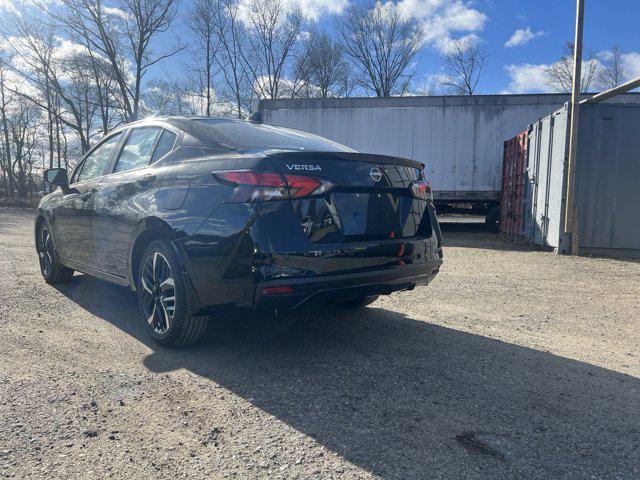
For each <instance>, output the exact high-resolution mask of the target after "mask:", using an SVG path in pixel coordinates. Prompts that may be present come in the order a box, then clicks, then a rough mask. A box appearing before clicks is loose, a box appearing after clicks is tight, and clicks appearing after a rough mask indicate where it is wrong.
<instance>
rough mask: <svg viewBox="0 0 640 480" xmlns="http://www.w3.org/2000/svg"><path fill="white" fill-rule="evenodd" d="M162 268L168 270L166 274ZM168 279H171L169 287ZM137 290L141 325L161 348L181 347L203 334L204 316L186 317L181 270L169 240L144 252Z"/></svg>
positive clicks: (153, 244)
mask: <svg viewBox="0 0 640 480" xmlns="http://www.w3.org/2000/svg"><path fill="white" fill-rule="evenodd" d="M154 258H155V261H154ZM149 262H151V265H150V264H149ZM165 264H166V265H168V267H169V270H168V272H167V269H166V268H165ZM150 268H151V271H149V269H150ZM161 270H162V271H161ZM163 277H164V278H163ZM168 279H172V282H171V284H172V286H171V285H170V283H169V280H168ZM152 281H153V284H151V285H150V283H152ZM136 290H137V292H138V305H139V308H140V312H141V313H142V317H143V321H144V322H145V324H146V325H147V327H148V331H149V333H150V334H151V336H152V337H153V339H154V340H155V341H156V342H158V343H159V344H160V345H163V346H165V347H184V346H186V345H189V344H191V343H193V342H195V341H196V340H198V339H199V338H200V337H201V336H202V334H203V333H204V330H205V327H206V325H207V316H206V315H191V314H190V313H189V309H188V306H187V298H186V293H185V286H184V279H183V277H182V268H181V266H180V265H179V263H178V260H177V258H176V254H175V253H174V251H173V247H172V246H171V243H169V241H168V240H165V239H158V240H154V241H153V242H151V243H150V244H149V245H148V246H147V248H146V249H145V251H144V253H143V254H142V258H141V260H140V265H139V268H138V280H137V285H136ZM172 293H173V296H171V294H172ZM172 298H173V300H172Z"/></svg>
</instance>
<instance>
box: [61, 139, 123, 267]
mask: <svg viewBox="0 0 640 480" xmlns="http://www.w3.org/2000/svg"><path fill="white" fill-rule="evenodd" d="M120 136H121V134H120V133H116V134H115V135H112V136H110V137H108V138H106V139H105V140H104V141H103V142H102V143H100V144H99V145H98V146H97V147H96V148H94V149H93V150H92V151H91V152H89V154H88V155H87V156H86V157H85V158H84V160H83V161H82V162H81V164H80V165H79V166H78V168H76V170H75V171H74V172H73V175H72V177H71V184H70V185H69V192H68V193H67V194H66V195H64V196H63V197H62V198H61V199H60V202H59V203H58V205H56V206H55V207H54V208H53V218H54V220H53V232H54V241H55V245H56V250H57V252H58V254H59V255H60V257H62V259H63V261H64V260H67V261H70V262H75V263H78V264H80V265H86V266H93V265H94V258H93V248H92V241H91V217H92V215H93V213H94V198H93V194H94V191H95V187H96V185H97V184H98V183H99V182H100V179H101V178H102V177H103V175H104V173H105V172H106V169H107V168H108V166H109V161H110V159H111V154H112V152H113V149H114V147H115V146H116V145H117V144H118V142H119V140H120Z"/></svg>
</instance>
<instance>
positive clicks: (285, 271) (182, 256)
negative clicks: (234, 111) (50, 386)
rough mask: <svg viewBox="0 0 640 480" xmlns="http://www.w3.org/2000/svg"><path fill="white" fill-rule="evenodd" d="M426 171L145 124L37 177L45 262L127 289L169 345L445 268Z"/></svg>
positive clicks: (272, 133) (293, 137) (50, 275)
mask: <svg viewBox="0 0 640 480" xmlns="http://www.w3.org/2000/svg"><path fill="white" fill-rule="evenodd" d="M423 168H424V165H422V164H420V163H418V162H415V161H412V160H407V159H403V158H396V157H389V156H382V155H370V154H362V153H357V152H355V151H354V150H351V149H350V148H347V147H345V146H343V145H340V144H337V143H335V142H332V141H330V140H327V139H325V138H321V137H318V136H315V135H311V134H307V133H303V132H300V131H296V130H291V129H285V128H279V127H274V126H269V125H264V124H260V123H255V122H249V121H242V120H230V119H212V118H197V117H165V118H153V119H147V120H142V121H139V122H135V123H131V124H129V125H126V126H124V127H122V128H120V129H118V130H116V131H114V132H112V133H111V134H110V135H108V136H107V137H105V138H104V139H103V140H102V141H101V142H100V143H99V144H98V145H97V146H96V147H95V148H93V149H92V150H91V151H90V152H89V153H88V154H87V155H85V157H84V158H83V159H82V160H81V161H80V162H79V163H78V165H77V166H76V167H75V168H74V169H73V171H71V172H70V173H68V172H67V171H66V170H64V169H51V170H47V171H46V172H45V178H46V180H47V181H48V182H49V183H51V184H53V185H57V186H59V188H58V189H57V190H56V191H54V192H53V193H51V194H49V195H47V196H45V197H44V198H43V199H42V201H41V202H40V205H39V206H38V210H37V216H36V221H35V235H36V248H37V252H38V255H39V260H40V268H41V271H42V275H43V277H44V279H45V281H47V282H48V283H52V284H53V283H58V282H67V281H70V280H71V278H72V277H73V273H74V271H76V270H77V271H80V272H83V273H86V274H89V275H95V276H97V277H100V278H103V279H105V280H109V281H111V282H115V283H118V284H121V285H129V286H130V287H131V288H133V289H134V290H135V291H137V294H138V298H139V304H140V311H141V314H142V315H143V317H144V320H145V322H146V323H147V324H148V326H149V332H150V333H151V335H152V336H153V337H154V339H155V340H156V341H158V342H159V343H161V344H163V345H166V346H181V345H186V344H188V343H191V342H193V341H195V340H196V339H198V337H200V335H201V334H202V332H203V330H204V328H205V324H206V320H207V317H208V316H209V315H210V314H212V313H214V312H217V313H221V312H224V311H226V309H227V307H232V308H238V307H240V308H241V307H245V308H247V307H248V308H254V309H270V310H277V309H293V308H296V307H299V306H301V305H303V304H305V303H308V302H312V301H313V302H320V303H326V302H333V303H336V304H337V305H339V306H341V307H345V308H356V307H360V306H364V305H367V304H369V303H371V302H373V301H374V300H375V299H376V298H377V297H378V296H379V295H383V294H390V293H392V292H394V291H399V290H410V289H413V288H414V287H415V286H417V285H426V284H427V283H428V282H429V281H430V280H431V279H432V278H433V277H434V276H435V275H436V273H437V272H438V269H439V268H440V265H441V264H442V246H441V235H440V229H439V227H438V222H437V220H436V215H435V211H434V208H433V203H432V194H431V186H430V185H429V183H428V182H427V181H426V180H425V178H424V174H423ZM105 301H113V300H112V299H111V300H107V299H105Z"/></svg>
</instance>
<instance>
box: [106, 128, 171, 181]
mask: <svg viewBox="0 0 640 480" xmlns="http://www.w3.org/2000/svg"><path fill="white" fill-rule="evenodd" d="M145 128H158V129H160V135H162V127H161V126H159V125H140V126H135V127H131V128H130V129H129V130H128V131H127V138H125V139H124V141H123V142H122V144H121V145H120V148H119V149H118V155H117V156H116V157H115V158H114V159H113V165H112V166H111V168H109V170H108V173H107V175H111V174H113V173H123V172H131V171H133V170H138V169H139V168H145V167H148V166H149V165H150V163H149V162H151V157H152V156H153V151H154V150H155V148H156V145H157V144H158V140H159V139H160V135H158V138H156V141H155V143H154V144H153V149H152V150H151V156H150V157H149V162H147V163H146V164H145V165H141V166H139V167H136V168H130V169H129V170H122V172H116V168H118V162H119V161H120V157H121V156H122V152H124V147H126V146H127V141H128V140H129V138H131V135H133V132H135V131H136V130H144V129H145Z"/></svg>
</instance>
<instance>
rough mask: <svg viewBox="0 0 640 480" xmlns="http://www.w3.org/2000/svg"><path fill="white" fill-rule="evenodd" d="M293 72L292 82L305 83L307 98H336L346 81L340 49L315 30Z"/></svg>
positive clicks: (338, 45)
mask: <svg viewBox="0 0 640 480" xmlns="http://www.w3.org/2000/svg"><path fill="white" fill-rule="evenodd" d="M295 72H296V74H295V78H298V79H301V81H302V82H303V83H304V88H305V89H306V91H307V94H306V95H305V96H307V97H310V96H320V97H322V98H327V97H329V96H331V95H338V94H340V93H342V91H343V90H344V86H345V85H346V84H347V83H348V77H349V69H348V66H347V63H346V60H345V58H344V52H343V48H342V45H340V44H339V43H337V42H335V41H333V40H332V38H331V36H330V35H329V34H328V33H327V32H325V31H320V30H318V29H315V28H314V29H312V30H311V31H310V32H309V39H308V40H307V42H306V44H305V47H304V49H303V50H302V53H301V55H300V56H299V57H298V61H297V62H296V68H295ZM316 91H317V95H315V92H316Z"/></svg>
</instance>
